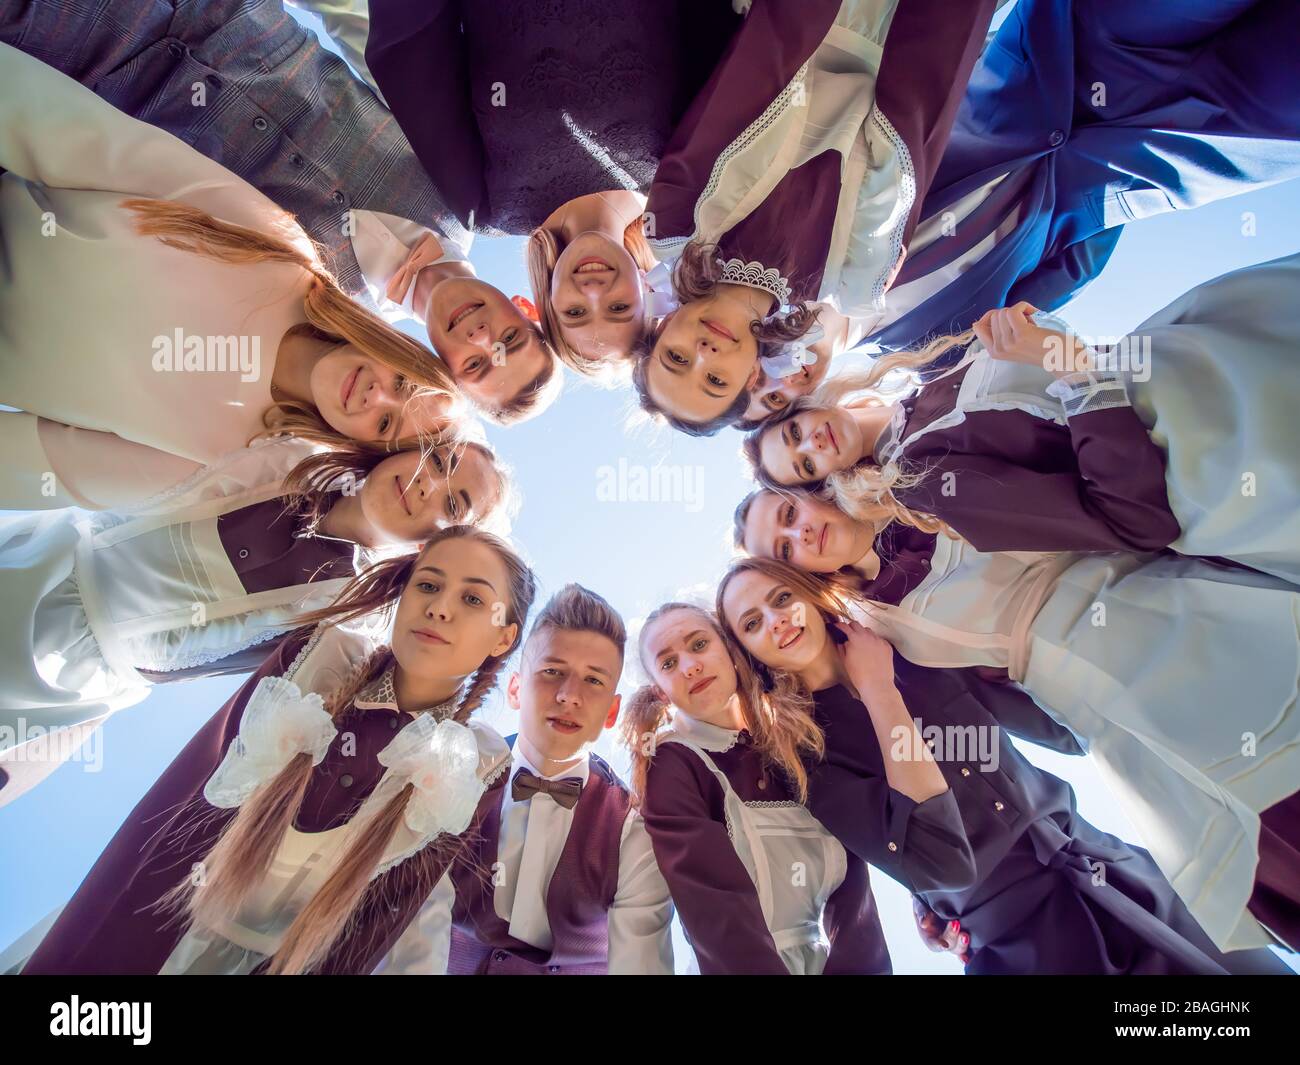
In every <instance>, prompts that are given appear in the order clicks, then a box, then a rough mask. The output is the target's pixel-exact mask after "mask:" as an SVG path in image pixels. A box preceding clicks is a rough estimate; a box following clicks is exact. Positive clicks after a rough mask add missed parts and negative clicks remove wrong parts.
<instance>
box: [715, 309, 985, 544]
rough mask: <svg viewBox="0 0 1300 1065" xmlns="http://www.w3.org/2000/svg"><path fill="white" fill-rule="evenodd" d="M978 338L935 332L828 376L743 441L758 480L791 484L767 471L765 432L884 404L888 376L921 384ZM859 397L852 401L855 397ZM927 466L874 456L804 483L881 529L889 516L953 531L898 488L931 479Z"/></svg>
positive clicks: (777, 486)
mask: <svg viewBox="0 0 1300 1065" xmlns="http://www.w3.org/2000/svg"><path fill="white" fill-rule="evenodd" d="M974 339H975V334H974V333H972V332H970V331H967V332H965V333H959V334H957V335H953V336H940V337H935V338H933V339H931V340H930V341H928V342H927V343H926V344H925V345H924V346H923V347H921V348H919V349H918V350H916V351H900V352H895V353H894V354H892V355H884V356H882V357H880V358H878V359H876V360H874V361H873V362H872V364H871V366H869V367H868V368H867V369H866V370H856V371H850V372H848V373H843V374H836V375H835V376H833V377H829V378H827V379H826V380H825V381H823V382H822V383H821V385H820V386H819V387H818V388H816V389H815V390H814V391H812V392H811V393H810V394H808V395H807V396H801V397H800V398H799V399H796V400H795V401H794V402H793V403H791V404H790V406H789V407H787V408H786V409H785V410H784V411H782V412H781V414H780V416H779V417H777V418H773V419H771V420H769V421H766V422H764V423H763V425H761V426H760V427H759V428H757V429H755V430H754V431H753V432H751V433H749V434H748V435H747V436H746V437H745V440H744V442H743V443H742V444H741V455H742V456H743V457H744V458H745V460H746V461H747V462H748V463H749V465H750V467H751V469H752V470H753V474H754V479H755V480H756V481H758V483H759V484H761V485H762V486H763V487H764V488H770V489H772V490H773V491H777V492H781V491H786V490H788V489H789V488H790V487H791V486H790V485H782V484H779V483H777V481H776V480H775V479H774V478H773V477H772V476H771V475H770V474H769V473H768V472H767V471H766V470H765V469H763V463H762V458H761V452H760V448H761V446H762V440H763V434H764V433H767V432H770V431H771V430H772V429H774V428H775V427H776V426H779V425H780V424H781V423H782V422H786V421H789V420H790V419H791V418H794V417H796V416H798V415H799V414H803V413H806V412H809V411H829V410H831V409H833V408H835V407H846V406H873V407H874V406H883V405H884V403H885V400H884V398H883V397H882V396H881V394H880V389H879V386H880V384H881V382H882V381H883V380H884V378H885V377H886V376H887V375H889V374H891V373H894V372H895V371H899V370H903V371H909V376H910V378H911V381H912V384H913V385H914V386H915V385H917V384H919V375H918V374H917V373H916V371H918V370H920V369H922V368H924V367H926V366H928V365H930V364H931V363H933V362H934V361H935V360H936V359H938V358H939V357H940V356H942V355H944V354H946V353H947V352H949V351H952V350H953V349H955V348H964V347H966V346H968V345H969V344H971V343H972V342H973V341H974ZM854 396H857V397H858V398H856V399H854V400H852V401H851V402H846V400H849V399H850V397H854ZM927 473H928V471H927V470H925V469H909V468H906V467H905V466H904V465H903V464H902V463H900V462H899V461H898V460H897V459H891V460H890V461H888V462H886V463H885V464H884V465H883V466H878V465H877V464H876V463H875V462H874V461H872V460H871V459H869V458H867V459H863V460H862V461H860V462H858V463H857V464H856V465H854V466H852V467H850V468H849V469H847V470H837V471H835V472H834V473H832V474H830V476H828V477H827V478H826V479H825V480H824V481H814V482H810V483H808V484H805V485H801V486H799V487H802V488H803V489H804V490H805V491H808V492H810V493H811V494H813V495H815V496H817V497H818V498H820V499H823V500H825V501H826V502H828V503H833V504H835V506H837V507H839V509H840V510H842V511H843V512H844V513H845V514H847V515H848V516H849V517H851V518H853V519H855V520H856V521H861V522H864V523H866V524H869V525H872V526H873V527H875V528H876V530H877V531H879V530H880V529H881V528H883V527H884V524H886V523H887V522H886V521H884V520H882V519H888V520H889V521H897V522H899V523H900V524H903V525H911V526H913V527H914V528H917V529H920V530H921V531H922V532H928V533H938V532H943V533H945V534H947V535H949V536H951V535H953V533H952V531H951V530H950V529H949V527H948V526H947V525H946V524H945V523H944V522H943V521H941V520H940V519H939V518H936V517H935V516H934V515H933V514H926V513H924V512H921V511H916V510H912V509H911V508H910V507H908V506H906V505H905V504H904V503H903V502H902V501H900V500H899V499H898V497H897V496H896V495H895V494H894V493H895V492H901V491H905V490H907V489H909V488H915V487H916V486H917V485H918V484H920V483H921V482H922V481H924V480H925V477H926V475H927Z"/></svg>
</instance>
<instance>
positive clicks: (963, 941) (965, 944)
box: [961, 932, 970, 947]
mask: <svg viewBox="0 0 1300 1065" xmlns="http://www.w3.org/2000/svg"><path fill="white" fill-rule="evenodd" d="M961 945H962V946H963V947H969V946H970V936H968V935H967V934H966V933H965V932H963V933H962V934H961Z"/></svg>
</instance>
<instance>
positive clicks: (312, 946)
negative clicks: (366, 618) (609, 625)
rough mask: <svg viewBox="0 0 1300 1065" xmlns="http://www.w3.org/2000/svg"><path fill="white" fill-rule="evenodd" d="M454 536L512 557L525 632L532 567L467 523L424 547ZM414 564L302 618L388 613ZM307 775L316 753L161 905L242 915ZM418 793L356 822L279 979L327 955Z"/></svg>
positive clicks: (260, 799) (365, 674) (278, 962)
mask: <svg viewBox="0 0 1300 1065" xmlns="http://www.w3.org/2000/svg"><path fill="white" fill-rule="evenodd" d="M453 538H469V539H474V540H478V541H479V542H480V543H484V544H487V545H488V546H489V547H491V548H492V549H493V550H495V551H496V552H497V553H498V554H499V555H500V557H501V559H502V560H503V561H504V562H505V563H506V569H507V572H508V573H509V575H510V580H509V585H510V589H509V596H508V599H509V601H508V602H507V604H506V607H507V609H506V622H505V623H506V624H507V625H511V624H513V625H518V626H519V631H520V632H522V630H523V624H524V621H525V619H526V617H527V614H528V611H529V609H530V607H531V606H532V600H533V597H534V594H535V591H536V584H535V581H534V578H533V574H532V571H531V570H530V569H529V568H528V566H527V565H525V563H524V562H523V561H522V560H521V559H520V558H519V557H518V555H516V554H515V552H514V551H513V550H511V549H510V547H509V546H508V545H507V544H506V543H505V542H504V541H502V540H499V539H498V538H497V537H495V536H492V535H491V534H490V533H485V532H482V531H481V530H478V529H475V528H473V527H472V526H467V525H455V526H452V527H451V528H449V529H444V530H441V531H440V532H438V533H436V534H435V535H434V536H433V537H432V538H431V539H430V541H429V543H428V545H427V546H426V548H425V550H428V548H429V547H432V546H433V545H435V544H437V543H439V542H441V541H443V540H448V539H453ZM417 561H418V556H415V555H411V556H408V557H406V558H402V559H394V560H390V561H388V562H384V563H380V564H379V565H378V566H375V567H374V568H373V569H372V570H370V571H368V572H366V573H364V574H362V575H360V576H358V577H357V578H355V579H354V580H353V581H352V582H350V583H349V585H348V587H347V588H345V589H344V592H343V594H342V595H341V596H340V597H339V599H338V600H337V601H336V602H335V603H334V604H333V605H332V606H329V607H325V608H324V609H322V610H318V611H314V612H312V613H311V614H308V615H305V617H304V618H303V620H305V621H319V622H324V623H334V624H337V623H340V622H342V621H344V620H346V619H349V618H356V617H359V616H362V615H364V614H367V613H370V612H371V611H374V610H391V609H392V608H393V607H395V606H396V604H397V600H398V599H399V598H400V597H401V593H402V590H403V589H404V588H405V587H406V584H407V582H408V581H409V579H410V576H411V574H412V572H414V568H415V565H416V562H417ZM518 642H519V637H518V634H516V637H515V641H514V643H513V644H512V645H511V646H510V647H509V648H508V649H507V650H506V651H505V652H503V653H502V654H501V655H499V656H494V657H488V658H486V659H484V661H483V663H482V665H480V666H479V668H478V670H477V671H476V672H475V674H474V676H473V678H472V679H471V681H470V683H469V685H468V687H467V688H466V689H465V691H464V694H463V695H462V696H461V700H460V703H459V705H458V706H457V708H456V712H455V715H454V720H456V721H459V722H462V723H463V722H464V721H466V720H467V719H468V718H469V716H470V715H471V714H472V713H473V712H474V711H475V710H477V709H478V707H479V706H480V705H482V703H483V700H484V699H485V698H486V697H487V695H488V693H489V692H490V691H491V690H492V688H493V686H494V685H495V684H496V682H497V679H498V675H499V674H500V672H501V669H502V667H503V666H504V664H505V662H506V660H507V659H508V658H509V656H510V654H511V653H512V652H513V650H514V648H515V647H516V646H517V645H518ZM391 662H392V652H391V650H389V649H388V648H386V647H385V648H380V649H379V650H377V651H375V652H374V653H373V654H371V655H370V657H369V658H367V659H366V660H365V661H364V662H363V663H361V664H360V665H358V666H357V667H356V668H355V669H353V670H352V672H351V673H350V674H349V676H348V677H347V678H346V679H345V680H344V681H343V682H342V683H341V684H340V685H339V687H338V688H336V689H335V690H334V691H333V692H332V693H330V695H329V697H328V699H327V700H326V703H325V709H326V710H327V712H328V713H329V714H330V716H331V717H333V718H335V719H336V720H337V719H338V718H339V717H341V716H342V715H343V714H345V713H347V711H348V710H349V709H350V707H351V705H352V700H353V699H354V698H355V696H356V694H357V692H358V691H360V690H361V688H362V687H363V686H364V685H365V684H366V683H368V682H369V681H370V680H372V679H373V678H374V677H376V676H379V675H380V674H381V673H382V672H383V670H384V669H386V668H387V667H388V665H389V664H390V663H391ZM311 775H312V761H311V756H310V755H308V754H298V755H295V756H294V758H293V759H292V760H291V761H290V762H289V764H288V765H287V766H285V768H284V769H282V770H281V771H280V772H279V773H278V774H277V775H276V776H275V777H274V778H273V779H271V780H270V781H268V782H267V783H265V784H263V785H262V786H261V787H259V788H258V789H257V790H256V791H255V792H254V793H253V794H252V795H251V796H250V797H249V798H248V799H247V800H246V801H245V802H244V804H243V805H242V806H240V808H239V811H238V813H236V815H235V816H234V817H233V818H232V819H231V821H230V822H229V823H228V824H227V825H226V827H225V829H224V830H223V831H222V833H221V835H220V837H219V838H218V840H217V842H216V844H215V845H214V846H213V848H212V850H211V851H210V852H209V853H208V855H207V857H206V858H205V860H204V868H205V870H206V882H205V883H204V884H203V886H202V888H201V889H200V888H198V887H197V886H196V885H194V883H193V880H192V878H191V877H189V876H187V877H186V878H185V879H184V880H182V881H181V883H180V884H178V885H177V886H176V887H175V888H173V889H172V890H171V892H169V893H168V895H167V896H165V897H164V900H163V903H164V905H180V906H184V907H186V909H187V911H188V916H189V919H190V921H191V922H192V923H193V924H194V925H197V926H200V927H205V928H212V927H220V926H221V924H222V923H223V922H224V921H225V920H226V919H227V918H229V916H230V915H231V914H235V913H238V912H239V910H240V908H241V907H242V905H243V904H244V902H245V901H246V900H247V898H248V896H249V895H250V894H251V892H252V891H253V890H254V889H255V887H256V886H257V884H258V883H259V882H260V881H261V880H262V878H263V877H264V876H265V874H266V871H267V869H268V868H269V867H270V864H271V861H272V860H273V858H274V856H275V853H276V851H277V850H278V849H279V847H280V843H281V841H282V840H283V839H284V836H285V833H286V832H287V831H288V829H289V827H290V826H291V825H292V824H293V822H294V820H295V818H296V817H297V815H298V812H299V810H300V809H301V806H302V802H303V797H304V796H305V794H306V791H307V785H308V783H309V782H310V780H311ZM412 790H413V789H412V786H411V785H409V784H408V785H406V786H405V787H404V788H403V789H402V790H401V791H400V792H398V793H397V794H396V795H394V796H393V798H391V799H390V800H389V801H388V802H387V803H385V805H384V806H383V808H382V809H380V810H379V811H378V812H377V813H376V814H374V815H373V817H372V818H371V820H370V821H368V822H367V823H366V824H365V825H364V826H356V829H357V830H356V831H355V832H353V834H352V839H353V842H352V843H351V845H350V846H349V847H348V849H347V851H346V852H345V853H344V854H343V855H342V857H341V858H340V859H339V862H338V864H337V866H336V867H335V868H334V869H333V871H332V872H331V873H330V875H329V877H328V878H327V879H326V881H325V883H324V884H323V885H321V888H320V890H319V891H318V892H317V893H316V894H315V895H314V896H313V897H312V899H311V900H310V901H309V902H308V904H307V905H306V906H305V907H304V908H303V909H302V911H301V912H300V913H299V914H298V915H297V916H296V917H295V918H294V919H293V922H292V923H291V924H290V926H289V928H288V930H287V931H286V932H285V935H284V938H283V940H282V941H281V944H280V947H279V949H278V950H277V951H276V952H275V954H274V955H272V956H271V958H270V962H269V966H268V972H270V973H271V974H275V975H278V974H289V973H302V972H307V971H310V970H311V969H312V968H314V967H315V966H317V965H319V964H320V963H321V962H322V961H323V960H324V959H325V957H326V955H327V954H328V953H329V951H330V949H331V948H332V947H333V945H334V944H335V942H336V941H337V940H338V939H339V937H340V936H341V935H342V934H343V932H344V930H345V929H346V928H347V926H348V923H349V921H351V919H352V917H353V914H354V913H355V912H356V910H357V907H358V905H359V904H360V902H361V899H362V897H363V896H364V895H365V893H366V891H367V889H368V888H369V887H370V884H371V880H372V878H373V876H374V873H375V870H376V869H377V868H378V866H379V862H380V859H381V858H382V857H383V853H384V849H385V848H386V847H387V846H388V843H389V841H390V840H391V839H392V837H393V833H394V832H395V831H396V830H397V827H398V825H399V824H400V823H401V822H402V819H403V817H404V816H405V813H406V804H407V800H408V799H409V797H410V795H411V793H412ZM434 845H435V846H439V847H442V848H445V851H444V852H443V853H440V854H439V857H440V858H444V857H447V856H448V854H455V853H458V852H459V850H460V849H461V845H462V843H461V841H460V840H459V838H457V839H440V840H439V841H437V842H436V843H435V844H434Z"/></svg>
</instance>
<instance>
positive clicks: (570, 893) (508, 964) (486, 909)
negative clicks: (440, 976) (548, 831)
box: [447, 754, 631, 976]
mask: <svg viewBox="0 0 1300 1065" xmlns="http://www.w3.org/2000/svg"><path fill="white" fill-rule="evenodd" d="M590 759H591V773H590V776H589V777H588V778H587V783H586V785H585V786H584V787H583V789H582V797H581V798H580V799H579V800H578V805H577V806H575V807H574V811H573V821H572V823H571V824H570V826H569V835H568V838H567V839H566V840H565V841H564V847H563V849H562V850H561V851H560V860H559V862H558V864H557V865H556V867H555V872H554V874H552V876H551V882H550V884H549V885H548V886H547V889H546V920H547V923H548V924H549V925H550V928H551V935H552V936H553V938H554V943H553V944H552V946H551V949H550V951H549V952H548V951H543V950H539V949H538V948H537V947H534V946H532V945H531V944H529V943H524V942H521V941H520V940H518V939H515V938H514V937H513V936H512V935H510V925H509V923H508V922H507V921H503V920H502V919H501V918H500V917H499V916H497V912H496V909H495V907H494V903H493V891H494V888H495V885H494V883H493V878H492V875H491V872H490V871H491V870H493V869H494V868H496V862H497V848H498V844H499V842H500V836H501V800H502V792H503V790H504V789H505V788H507V787H509V786H510V783H509V779H510V774H509V773H503V774H502V775H501V777H500V778H499V779H498V780H497V781H496V783H495V784H493V785H492V787H490V788H488V790H487V791H486V792H484V794H483V798H482V799H480V800H479V806H478V812H477V813H476V814H475V820H476V822H477V823H478V825H479V829H478V832H477V833H472V834H471V835H470V836H469V838H470V839H472V842H471V844H470V847H469V849H468V852H467V853H466V854H465V856H464V858H465V860H463V861H458V862H456V864H455V865H453V866H452V870H451V878H452V883H453V884H454V885H455V888H456V902H455V906H454V907H453V909H452V931H451V947H450V950H449V952H448V958H447V973H448V975H453V976H467V975H479V976H488V975H497V976H499V975H511V976H519V975H539V976H540V975H565V976H573V975H604V974H605V973H606V972H607V971H608V969H609V932H608V912H609V908H610V906H611V905H613V902H614V897H615V895H616V894H617V893H618V855H619V844H620V842H621V840H622V835H623V822H624V821H626V820H627V815H628V810H629V809H630V808H631V803H630V800H629V797H628V792H627V788H626V786H625V785H624V784H623V782H622V781H621V780H619V779H618V777H617V776H616V775H615V774H614V771H613V770H612V769H610V767H609V765H608V763H606V762H605V761H604V760H603V759H601V758H599V757H598V756H596V755H594V754H593V755H591V756H590Z"/></svg>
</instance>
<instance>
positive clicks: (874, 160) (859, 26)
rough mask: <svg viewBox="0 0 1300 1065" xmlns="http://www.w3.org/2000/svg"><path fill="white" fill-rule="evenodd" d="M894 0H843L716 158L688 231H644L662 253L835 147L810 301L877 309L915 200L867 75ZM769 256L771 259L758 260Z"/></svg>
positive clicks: (858, 312) (750, 205)
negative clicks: (824, 247)
mask: <svg viewBox="0 0 1300 1065" xmlns="http://www.w3.org/2000/svg"><path fill="white" fill-rule="evenodd" d="M897 8H898V0H843V3H841V5H840V9H839V12H838V14H837V15H836V18H835V22H834V24H833V25H832V26H831V28H830V30H829V31H828V32H827V35H826V37H825V39H824V40H823V41H822V43H821V44H820V45H818V47H817V50H816V51H815V52H814V53H813V54H812V56H810V57H809V59H808V61H807V62H806V63H805V64H804V65H803V66H802V67H801V68H800V69H799V70H798V71H797V72H796V73H795V76H794V77H793V78H792V79H791V81H790V84H789V85H787V86H786V87H785V88H784V89H783V90H782V92H781V93H780V94H779V95H778V96H777V98H776V99H774V100H773V101H772V102H771V103H770V104H769V105H768V106H767V108H765V109H764V111H763V113H762V114H761V115H759V117H758V118H756V119H755V120H754V121H753V122H752V123H751V124H750V125H749V127H748V128H746V129H745V130H743V131H742V132H741V134H740V135H739V136H738V137H737V138H736V139H735V140H734V141H732V143H731V144H729V145H728V146H727V147H726V148H725V149H724V150H723V152H722V153H721V154H720V155H719V157H718V159H717V160H716V161H715V163H714V166H713V170H712V173H711V174H710V176H709V181H708V184H707V185H706V186H705V188H704V189H703V190H702V192H701V194H700V197H699V199H698V201H697V202H696V204H695V217H694V221H695V225H694V232H693V234H692V235H691V236H690V237H667V238H660V239H657V240H652V241H651V245H652V247H653V248H654V250H655V252H656V254H657V255H658V256H659V257H660V258H661V259H665V260H667V259H671V258H674V257H675V256H677V255H679V254H680V253H681V249H682V247H683V246H684V245H685V244H686V243H687V241H688V240H692V239H693V240H702V241H705V242H716V241H717V240H718V239H719V238H720V237H721V236H723V235H724V234H726V233H727V232H729V231H730V230H731V229H733V228H734V227H735V226H736V225H737V224H739V223H740V222H742V221H743V220H744V219H745V218H747V217H749V215H750V214H752V213H753V212H754V211H755V210H756V209H757V208H758V207H759V206H760V205H761V204H762V203H763V201H764V200H765V199H766V198H767V196H768V195H769V194H770V193H771V192H772V190H773V189H775V188H776V187H777V185H778V184H780V182H781V180H782V179H783V178H784V177H785V176H786V175H787V174H788V173H789V172H790V171H791V170H794V169H796V168H797V167H800V166H802V165H803V164H804V163H806V162H808V161H809V160H811V159H814V158H816V157H817V156H819V155H822V154H823V153H825V152H828V151H833V152H838V153H839V155H840V157H841V159H842V162H841V164H840V175H839V178H840V195H839V202H838V206H837V208H836V213H835V224H834V227H833V229H832V232H831V241H830V247H829V249H828V252H827V261H826V267H825V271H824V273H823V276H822V284H821V290H820V292H819V294H818V297H817V298H818V300H823V301H825V302H827V303H830V304H831V305H832V306H834V307H835V308H836V309H837V310H839V311H840V312H841V313H843V314H846V315H849V316H864V315H865V316H869V317H872V318H874V317H877V316H878V315H879V313H880V312H881V311H882V310H883V307H884V290H885V282H886V280H887V278H888V276H889V274H890V273H891V272H892V268H893V266H894V263H895V262H896V261H897V259H898V256H899V253H900V252H901V251H902V247H903V239H902V235H903V230H904V229H905V228H906V225H907V218H908V215H909V214H910V212H911V210H912V205H913V203H914V202H915V199H916V176H915V173H914V171H913V168H912V160H911V154H910V153H909V151H908V149H907V145H906V144H905V143H904V142H903V139H902V138H901V137H900V136H899V135H898V133H897V131H896V130H895V129H894V127H893V125H892V124H891V123H890V122H889V119H888V117H886V116H885V115H884V114H883V113H882V112H881V111H880V109H879V108H877V107H876V106H875V99H876V78H877V76H878V74H879V73H880V63H881V59H882V58H883V56H884V46H885V39H886V36H887V34H888V32H889V26H890V23H891V22H892V21H893V18H894V13H895V11H896V10H897ZM764 265H771V264H764Z"/></svg>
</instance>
